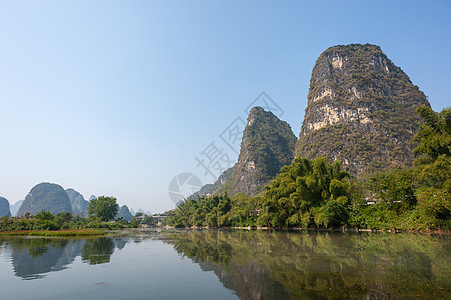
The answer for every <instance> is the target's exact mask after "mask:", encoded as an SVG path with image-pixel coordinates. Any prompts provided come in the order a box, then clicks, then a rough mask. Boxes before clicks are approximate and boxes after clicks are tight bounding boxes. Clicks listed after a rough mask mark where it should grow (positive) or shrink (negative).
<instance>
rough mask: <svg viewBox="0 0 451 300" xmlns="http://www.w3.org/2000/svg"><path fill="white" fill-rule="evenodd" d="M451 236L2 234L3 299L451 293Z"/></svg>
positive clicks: (367, 296)
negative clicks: (76, 237) (46, 236)
mask: <svg viewBox="0 0 451 300" xmlns="http://www.w3.org/2000/svg"><path fill="white" fill-rule="evenodd" d="M450 251H451V236H443V235H442V236H440V235H435V236H434V235H432V236H431V235H419V234H407V233H403V234H397V235H394V234H385V233H360V234H346V233H331V232H265V231H240V230H238V231H223V230H218V231H215V230H186V231H170V230H168V231H166V230H164V231H160V232H157V231H148V232H123V233H120V234H115V235H112V236H108V237H100V238H98V237H97V238H86V239H80V238H78V239H66V238H51V239H49V238H17V237H16V238H13V237H11V238H9V237H8V238H0V299H46V300H48V299H57V298H63V299H83V298H84V299H238V298H241V299H290V298H291V299H451V258H450V253H451V252H450Z"/></svg>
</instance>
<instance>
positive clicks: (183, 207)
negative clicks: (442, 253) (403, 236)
mask: <svg viewBox="0 0 451 300" xmlns="http://www.w3.org/2000/svg"><path fill="white" fill-rule="evenodd" d="M418 114H419V115H420V116H421V117H422V118H423V119H424V124H423V125H422V127H421V129H420V131H419V132H418V133H417V134H416V136H415V138H414V140H415V141H416V142H417V143H418V147H417V148H415V149H414V154H415V155H416V157H417V158H416V160H415V162H414V166H413V167H412V168H407V169H400V170H391V171H387V172H385V173H377V174H374V175H372V176H371V177H370V178H369V179H368V180H366V181H365V182H361V181H357V180H356V179H355V178H351V176H350V175H349V174H348V173H346V172H343V171H342V170H341V168H340V163H339V162H335V163H331V162H330V161H328V160H327V159H326V158H324V157H318V158H317V159H315V160H309V159H306V158H295V159H294V161H293V162H292V164H291V165H289V166H285V167H283V168H282V169H281V170H280V173H279V174H278V175H277V176H276V178H275V179H274V180H273V181H271V182H270V183H269V184H268V185H267V186H266V187H265V191H264V192H263V193H262V194H260V195H258V196H256V197H249V196H246V195H243V194H238V195H236V196H234V197H230V196H228V195H227V194H223V195H219V196H218V195H214V196H210V197H205V196H202V197H199V198H198V199H190V200H186V201H184V202H182V203H180V204H179V206H178V208H177V209H176V210H175V212H173V213H174V215H173V216H172V217H171V218H168V219H167V220H165V224H166V225H170V226H175V227H192V226H208V227H223V226H234V227H243V226H244V227H247V226H267V227H276V228H285V227H301V228H312V227H314V228H337V227H341V226H347V227H357V228H368V229H403V230H420V229H451V213H450V212H451V156H450V152H451V110H450V109H444V110H443V111H442V112H440V113H435V112H434V111H433V110H432V109H431V108H429V107H425V106H422V107H420V108H419V109H418Z"/></svg>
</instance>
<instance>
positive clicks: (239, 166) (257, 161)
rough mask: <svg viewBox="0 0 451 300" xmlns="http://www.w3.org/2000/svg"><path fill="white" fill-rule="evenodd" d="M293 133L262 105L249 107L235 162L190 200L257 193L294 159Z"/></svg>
mask: <svg viewBox="0 0 451 300" xmlns="http://www.w3.org/2000/svg"><path fill="white" fill-rule="evenodd" d="M296 140H297V139H296V136H295V135H294V133H293V131H292V130H291V127H290V125H289V124H288V123H287V122H285V121H281V120H280V119H279V118H278V117H277V116H275V115H274V114H273V113H272V112H270V111H265V110H264V109H263V108H261V107H258V106H257V107H254V108H252V109H251V111H250V113H249V116H248V118H247V125H246V128H245V129H244V132H243V139H242V141H241V150H240V154H239V156H238V162H237V163H236V164H235V165H234V166H233V167H231V168H229V169H227V170H225V171H224V172H223V173H222V174H221V176H219V178H218V180H216V182H215V183H214V184H206V185H204V186H203V187H202V188H201V189H200V191H198V192H197V193H194V194H193V195H191V196H190V197H188V198H189V199H196V198H197V197H198V196H201V195H207V196H209V195H213V194H215V195H217V194H222V193H224V192H227V193H228V194H229V195H231V196H233V195H235V194H238V193H243V194H247V195H251V196H253V195H256V194H258V193H259V192H260V191H262V190H263V188H264V186H265V184H267V183H268V182H269V181H270V180H271V179H274V177H275V176H276V174H277V173H278V172H279V171H280V169H281V168H282V167H283V166H285V165H289V164H290V163H291V161H292V160H293V158H294V147H295V145H296Z"/></svg>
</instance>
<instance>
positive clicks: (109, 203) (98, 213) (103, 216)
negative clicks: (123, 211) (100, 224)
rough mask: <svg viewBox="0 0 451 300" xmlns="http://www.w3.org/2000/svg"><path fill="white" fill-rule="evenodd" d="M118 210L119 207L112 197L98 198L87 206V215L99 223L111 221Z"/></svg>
mask: <svg viewBox="0 0 451 300" xmlns="http://www.w3.org/2000/svg"><path fill="white" fill-rule="evenodd" d="M118 210H119V205H118V204H117V200H116V198H114V197H106V196H100V197H98V198H97V199H93V200H91V201H89V204H88V215H89V216H90V217H93V218H94V219H97V220H100V221H110V220H113V219H114V218H115V217H116V215H117V212H118Z"/></svg>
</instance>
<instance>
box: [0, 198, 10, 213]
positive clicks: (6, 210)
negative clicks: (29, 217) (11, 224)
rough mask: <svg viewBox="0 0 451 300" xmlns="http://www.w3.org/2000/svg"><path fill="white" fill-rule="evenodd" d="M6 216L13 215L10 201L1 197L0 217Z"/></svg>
mask: <svg viewBox="0 0 451 300" xmlns="http://www.w3.org/2000/svg"><path fill="white" fill-rule="evenodd" d="M4 216H11V211H10V210H9V201H8V200H7V199H6V198H3V197H0V217H4Z"/></svg>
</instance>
